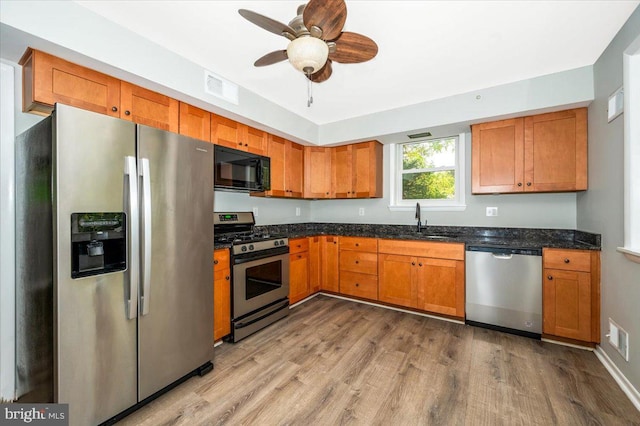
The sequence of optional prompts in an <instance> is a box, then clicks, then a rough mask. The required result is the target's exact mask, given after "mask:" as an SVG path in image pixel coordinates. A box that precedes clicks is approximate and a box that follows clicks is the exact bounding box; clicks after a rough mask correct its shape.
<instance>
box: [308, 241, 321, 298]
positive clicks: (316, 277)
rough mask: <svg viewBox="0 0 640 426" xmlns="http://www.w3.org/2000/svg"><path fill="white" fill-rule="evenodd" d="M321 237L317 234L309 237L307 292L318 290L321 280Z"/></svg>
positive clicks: (312, 292)
mask: <svg viewBox="0 0 640 426" xmlns="http://www.w3.org/2000/svg"><path fill="white" fill-rule="evenodd" d="M321 238H322V237H319V236H315V237H309V238H308V243H309V294H314V293H317V292H319V291H320V282H321V281H322V264H321V262H322V257H321V242H320V241H321Z"/></svg>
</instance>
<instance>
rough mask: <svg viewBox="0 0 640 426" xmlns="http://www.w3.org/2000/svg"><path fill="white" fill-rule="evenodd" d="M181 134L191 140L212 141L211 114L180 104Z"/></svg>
mask: <svg viewBox="0 0 640 426" xmlns="http://www.w3.org/2000/svg"><path fill="white" fill-rule="evenodd" d="M179 128H180V134H181V135H185V136H189V137H190V138H195V139H200V140H203V141H207V142H210V141H211V113H209V111H205V110H203V109H200V108H196V107H194V106H193V105H189V104H185V103H184V102H180V123H179Z"/></svg>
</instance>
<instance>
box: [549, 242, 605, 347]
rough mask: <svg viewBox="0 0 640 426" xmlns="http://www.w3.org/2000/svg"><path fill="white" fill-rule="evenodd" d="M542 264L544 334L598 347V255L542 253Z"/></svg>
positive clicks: (555, 250)
mask: <svg viewBox="0 0 640 426" xmlns="http://www.w3.org/2000/svg"><path fill="white" fill-rule="evenodd" d="M542 261H543V265H544V274H543V282H544V284H543V291H542V296H543V300H542V306H543V308H542V310H543V330H542V331H543V333H545V334H546V335H551V336H558V337H563V338H567V339H573V340H579V341H584V342H592V343H599V341H600V278H599V277H600V273H599V267H600V257H599V253H598V252H596V251H587V250H565V249H544V250H543V251H542Z"/></svg>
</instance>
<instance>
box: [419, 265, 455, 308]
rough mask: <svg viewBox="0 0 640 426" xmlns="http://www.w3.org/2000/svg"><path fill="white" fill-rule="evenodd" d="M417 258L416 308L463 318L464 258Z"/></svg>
mask: <svg viewBox="0 0 640 426" xmlns="http://www.w3.org/2000/svg"><path fill="white" fill-rule="evenodd" d="M417 260H418V284H417V285H418V308H419V309H423V310H425V311H430V312H436V313H439V314H444V315H450V316H454V317H459V318H464V261H461V260H446V259H431V258H418V259H417Z"/></svg>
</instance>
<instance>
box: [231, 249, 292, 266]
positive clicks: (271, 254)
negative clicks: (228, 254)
mask: <svg viewBox="0 0 640 426" xmlns="http://www.w3.org/2000/svg"><path fill="white" fill-rule="evenodd" d="M287 253H289V246H285V247H280V248H278V249H270V250H268V251H267V250H265V252H264V253H263V254H259V252H258V253H251V254H250V255H248V256H249V257H241V256H247V255H235V256H233V264H234V265H240V264H241V263H247V262H253V261H254V260H260V259H266V258H268V257H274V256H280V255H282V254H287Z"/></svg>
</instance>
